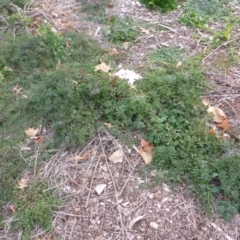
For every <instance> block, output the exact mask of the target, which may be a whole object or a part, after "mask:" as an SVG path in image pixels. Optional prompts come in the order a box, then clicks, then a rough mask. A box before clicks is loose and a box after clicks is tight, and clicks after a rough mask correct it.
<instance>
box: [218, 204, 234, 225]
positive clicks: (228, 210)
mask: <svg viewBox="0 0 240 240" xmlns="http://www.w3.org/2000/svg"><path fill="white" fill-rule="evenodd" d="M238 208H239V204H238V205H236V204H235V205H233V204H232V203H231V202H229V201H221V202H217V213H218V214H219V215H222V217H223V219H224V220H225V221H227V222H229V221H231V220H232V217H233V215H235V214H236V213H237V212H238Z"/></svg>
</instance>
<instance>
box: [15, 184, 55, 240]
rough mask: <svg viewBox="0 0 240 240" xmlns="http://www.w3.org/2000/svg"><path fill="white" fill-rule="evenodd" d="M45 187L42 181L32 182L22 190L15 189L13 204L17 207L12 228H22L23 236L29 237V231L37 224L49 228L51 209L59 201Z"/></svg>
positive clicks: (53, 208) (50, 226)
mask: <svg viewBox="0 0 240 240" xmlns="http://www.w3.org/2000/svg"><path fill="white" fill-rule="evenodd" d="M46 189H47V185H46V184H45V183H43V182H41V183H39V182H34V183H33V184H32V185H31V186H29V187H28V188H26V189H24V190H19V189H17V190H15V191H14V196H13V199H14V200H15V201H14V202H13V204H14V205H15V206H16V207H17V211H16V215H15V217H16V219H19V220H16V221H14V222H13V223H12V230H13V231H14V230H19V229H22V230H24V236H25V237H27V236H28V237H29V236H30V233H31V231H32V230H33V229H34V228H35V226H38V227H40V228H42V229H48V230H51V228H52V211H53V210H56V209H57V206H58V205H59V204H60V201H59V200H57V197H56V196H54V194H53V192H52V191H50V190H48V191H44V190H46Z"/></svg>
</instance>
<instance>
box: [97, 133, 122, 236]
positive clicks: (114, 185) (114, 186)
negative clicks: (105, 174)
mask: <svg viewBox="0 0 240 240" xmlns="http://www.w3.org/2000/svg"><path fill="white" fill-rule="evenodd" d="M98 135H99V132H98ZM99 139H100V142H101V147H102V152H103V154H104V156H105V158H106V159H107V157H106V154H105V151H104V148H103V145H102V139H101V138H100V135H99ZM106 165H107V168H108V171H109V174H110V177H111V179H112V184H113V188H114V193H115V198H116V203H117V209H118V213H119V217H120V223H121V228H122V229H121V230H122V237H123V239H124V235H125V234H124V225H123V221H122V214H121V210H120V206H119V200H118V194H117V189H116V184H115V181H114V179H113V176H112V172H111V170H110V167H109V164H108V161H106Z"/></svg>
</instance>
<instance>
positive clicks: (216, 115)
mask: <svg viewBox="0 0 240 240" xmlns="http://www.w3.org/2000/svg"><path fill="white" fill-rule="evenodd" d="M207 112H209V113H212V114H213V121H214V122H216V123H220V122H222V121H223V120H224V119H226V115H225V113H224V112H223V110H222V109H220V108H218V107H212V106H209V108H208V109H207Z"/></svg>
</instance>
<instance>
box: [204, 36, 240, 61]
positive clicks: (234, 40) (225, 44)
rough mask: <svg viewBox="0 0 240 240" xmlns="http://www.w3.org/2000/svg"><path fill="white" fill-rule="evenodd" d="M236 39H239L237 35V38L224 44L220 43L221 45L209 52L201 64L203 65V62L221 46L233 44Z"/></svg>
mask: <svg viewBox="0 0 240 240" xmlns="http://www.w3.org/2000/svg"><path fill="white" fill-rule="evenodd" d="M238 38H239V35H238V36H237V37H235V38H233V39H232V40H229V41H227V42H224V43H222V44H221V45H219V46H218V47H217V48H216V49H214V50H213V51H212V52H210V53H209V54H208V55H207V56H206V57H204V58H203V60H202V64H204V61H205V60H206V59H207V58H208V57H210V56H211V55H212V54H213V53H215V52H216V51H217V50H218V49H219V48H221V47H222V46H227V45H228V44H229V43H231V42H234V41H235V40H237V39H238Z"/></svg>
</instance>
